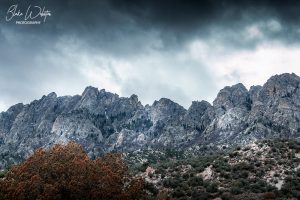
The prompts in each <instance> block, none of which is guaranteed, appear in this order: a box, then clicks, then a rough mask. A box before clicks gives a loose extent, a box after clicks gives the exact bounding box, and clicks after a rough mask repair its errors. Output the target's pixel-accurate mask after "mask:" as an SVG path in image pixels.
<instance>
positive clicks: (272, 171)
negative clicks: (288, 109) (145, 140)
mask: <svg viewBox="0 0 300 200" xmlns="http://www.w3.org/2000/svg"><path fill="white" fill-rule="evenodd" d="M140 155H143V156H144V158H146V159H144V160H142V159H141V158H140ZM127 159H128V160H130V161H131V164H133V163H136V164H134V165H132V168H134V169H135V171H140V172H143V171H145V168H146V167H147V166H151V167H152V171H153V172H152V173H151V174H150V175H148V176H146V179H145V180H146V190H148V192H149V193H152V194H153V195H152V196H156V195H157V194H159V193H160V194H161V193H162V191H165V196H169V197H172V198H174V199H214V198H218V197H219V198H221V199H224V200H225V199H237V200H239V199H300V143H299V142H297V141H290V140H266V141H260V142H257V143H254V144H251V145H248V146H246V147H243V148H241V147H237V148H236V149H233V150H231V151H230V152H227V153H224V154H220V155H214V156H190V155H186V154H184V153H183V152H181V153H180V152H170V151H169V152H164V153H163V152H158V151H144V152H134V153H130V154H127ZM133 160H134V161H133ZM138 160H140V161H141V160H142V161H143V162H141V163H139V162H138ZM137 173H138V172H137Z"/></svg>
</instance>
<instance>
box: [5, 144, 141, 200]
mask: <svg viewBox="0 0 300 200" xmlns="http://www.w3.org/2000/svg"><path fill="white" fill-rule="evenodd" d="M142 190H143V180H142V179H140V178H135V177H134V176H132V175H131V174H130V173H129V171H128V168H127V166H126V164H125V163H124V161H123V159H122V157H121V155H120V154H112V153H108V154H106V155H105V156H103V157H101V158H97V159H95V160H91V159H90V158H89V157H88V156H87V154H86V153H85V151H84V150H83V148H82V146H81V145H79V144H77V143H75V142H69V143H68V144H67V145H55V146H54V147H52V148H51V149H49V150H44V149H38V150H37V151H35V153H34V154H33V155H32V156H30V157H29V158H28V159H27V160H26V161H25V162H23V163H22V164H20V165H16V166H13V167H12V168H11V169H10V170H9V171H8V172H7V173H6V175H5V177H4V178H3V179H2V180H0V192H1V193H2V198H3V199H40V200H43V199H45V200H46V199H125V200H126V199H139V198H140V197H141V195H142Z"/></svg>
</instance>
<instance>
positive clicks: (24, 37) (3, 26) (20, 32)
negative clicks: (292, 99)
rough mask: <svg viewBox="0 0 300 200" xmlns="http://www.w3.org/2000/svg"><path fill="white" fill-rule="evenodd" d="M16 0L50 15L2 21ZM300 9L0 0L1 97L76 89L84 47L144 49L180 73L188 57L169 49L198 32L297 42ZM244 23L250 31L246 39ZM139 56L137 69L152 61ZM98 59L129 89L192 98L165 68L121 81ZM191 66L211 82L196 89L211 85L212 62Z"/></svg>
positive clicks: (249, 43) (122, 56)
mask: <svg viewBox="0 0 300 200" xmlns="http://www.w3.org/2000/svg"><path fill="white" fill-rule="evenodd" d="M13 4H18V7H19V8H20V9H23V10H24V9H26V8H27V7H28V5H30V4H31V5H33V6H34V5H40V6H45V7H46V8H47V9H48V10H50V11H51V13H52V16H51V17H48V18H47V20H46V23H44V24H41V25H16V24H15V23H13V22H12V21H11V22H6V21H5V16H6V12H7V9H8V8H9V6H11V5H13ZM299 13H300V2H299V1H271V0H269V1H267V0H261V1H246V0H241V1H233V0H225V1H221V0H215V1H213V0H202V1H186V0H164V1H163V0H160V1H158V0H151V1H150V0H143V1H138V0H101V1H98V0H89V1H80V0H64V1H61V0H18V1H17V0H2V1H1V2H0V93H1V95H2V97H1V99H0V104H1V101H3V102H5V103H6V104H10V103H17V102H18V101H29V100H30V99H33V98H37V97H38V96H40V95H41V94H43V93H46V92H50V91H51V90H57V88H60V87H59V86H61V87H64V88H68V89H65V90H64V89H62V90H61V92H63V93H64V92H65V91H69V92H67V93H68V94H72V93H74V91H78V90H76V89H75V88H78V87H80V90H81V89H82V86H83V85H86V84H89V83H90V82H89V80H87V79H84V78H82V70H81V69H80V68H79V67H78V66H75V65H79V64H80V63H79V61H77V60H76V59H77V58H78V57H84V56H85V55H88V56H86V57H87V58H85V59H86V60H89V59H91V57H92V56H95V57H97V56H99V57H104V58H109V59H110V61H112V62H113V61H115V60H116V61H118V62H119V60H131V61H132V60H138V59H142V58H145V57H147V55H149V56H153V58H152V57H151V58H149V59H150V60H151V59H153V60H156V59H161V60H162V62H161V63H164V64H166V63H172V65H169V66H167V67H165V68H164V70H166V72H160V71H159V70H157V71H156V73H157V74H160V73H162V74H165V73H169V74H173V72H172V71H177V73H175V74H176V75H180V74H185V73H186V67H185V65H187V64H190V63H188V62H186V63H178V62H177V63H176V62H172V60H173V57H174V56H176V55H177V54H178V53H180V51H185V50H186V48H187V46H188V45H189V43H190V42H193V41H194V40H198V39H200V40H203V41H206V42H207V44H209V45H212V46H219V45H225V46H226V48H228V49H231V50H233V51H234V50H237V49H254V48H255V47H256V46H257V45H258V44H260V43H261V42H262V41H269V40H278V41H280V42H282V43H288V44H295V45H298V43H299V35H300V29H299V27H300V26H299V25H300V24H299V22H300V19H299V18H300V15H299ZM247 30H248V32H250V36H251V34H253V37H252V36H251V37H250V38H248V39H247V37H248V34H249V33H248V32H247ZM245 31H246V32H245ZM245 38H246V39H245ZM153 52H154V53H153ZM166 52H167V53H166ZM157 54H161V56H160V57H158V56H156V55H157ZM154 55H155V56H154ZM165 57H166V58H165ZM143 63H144V62H143V60H140V61H139V62H137V64H139V66H136V68H137V70H136V71H138V72H139V73H140V74H141V76H144V75H145V74H147V73H149V72H148V71H149V69H150V67H151V62H149V63H150V64H147V65H145V66H142V65H143ZM158 63H159V62H158ZM88 64H89V63H88ZM95 65H96V67H97V69H100V70H103V69H104V70H105V69H106V68H108V71H109V75H111V79H112V82H114V83H119V84H120V83H121V84H122V86H121V89H120V91H124V92H125V93H126V94H128V95H130V94H129V93H130V92H132V91H133V90H134V81H137V82H139V85H141V86H142V87H141V88H138V89H137V91H138V92H140V93H139V94H140V95H141V96H143V95H144V96H147V98H148V97H149V99H150V97H151V96H155V97H157V96H165V94H166V95H168V94H170V95H171V96H175V95H176V93H181V95H179V94H177V96H178V98H179V99H178V101H181V102H185V103H186V102H188V101H190V100H191V99H189V97H188V96H189V95H188V94H184V90H185V88H184V86H182V87H179V86H176V87H175V86H174V87H173V88H172V76H171V75H170V76H166V80H164V82H162V80H157V81H158V82H156V83H155V84H154V86H153V88H149V85H148V84H147V82H151V81H152V79H153V78H155V77H156V75H157V74H154V75H152V76H151V79H149V78H147V77H145V78H143V77H142V78H140V77H135V78H132V79H131V80H130V81H131V82H130V81H124V80H123V81H121V80H120V79H121V78H120V76H121V75H120V74H118V73H117V72H116V71H117V70H118V69H116V68H115V67H114V66H111V67H109V66H108V67H107V66H105V67H103V66H102V65H100V64H99V63H96V64H95ZM108 65H109V64H108ZM192 66H193V70H188V73H186V76H190V77H192V79H193V80H195V81H196V79H197V78H196V77H194V74H195V69H196V72H197V74H200V75H199V77H200V78H199V80H198V81H199V82H197V83H196V84H199V85H203V84H204V83H205V82H206V83H208V82H209V84H207V85H209V87H207V88H205V87H202V86H197V87H195V88H196V89H195V90H203V91H205V92H209V91H214V90H215V85H214V84H213V83H212V78H211V76H212V75H211V73H210V72H209V70H207V69H206V68H208V67H209V66H206V65H205V64H203V63H200V64H199V63H197V64H193V65H192ZM159 67H164V66H159ZM198 70H199V71H198ZM201 73H202V74H203V75H201ZM137 76H138V75H137ZM158 79H159V78H158ZM143 81H144V82H143ZM146 81H147V82H146ZM54 85H56V86H54ZM190 86H191V85H188V86H187V87H190ZM70 88H71V89H70ZM168 88H169V89H168ZM157 89H161V91H160V90H157ZM167 90H168V91H167ZM151 91H152V93H151ZM146 92H148V93H147V94H146ZM190 93H192V91H191V92H190ZM180 99H181V100H180ZM186 104H187V103H186Z"/></svg>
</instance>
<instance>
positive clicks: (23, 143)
mask: <svg viewBox="0 0 300 200" xmlns="http://www.w3.org/2000/svg"><path fill="white" fill-rule="evenodd" d="M299 122H300V77H298V76H297V75H296V74H281V75H275V76H272V77H271V78H270V79H269V80H268V81H267V82H266V83H265V84H264V85H263V86H252V87H251V88H250V90H249V91H248V90H247V89H246V88H245V86H244V85H243V84H241V83H239V84H236V85H234V86H231V87H229V86H227V87H225V88H223V89H222V90H221V91H220V92H219V93H218V95H217V97H216V99H215V100H214V102H213V105H211V104H210V103H208V102H206V101H201V102H198V101H194V102H192V105H191V106H190V107H189V108H188V109H187V110H186V109H185V108H184V107H182V106H180V105H179V104H177V103H175V102H173V101H171V100H169V99H166V98H162V99H160V100H159V101H155V102H154V103H153V104H152V105H146V106H143V105H142V104H141V102H140V101H139V100H138V97H137V96H136V95H132V96H131V97H129V98H126V97H119V96H118V95H117V94H113V93H110V92H107V91H105V90H100V91H99V90H98V89H97V88H94V87H87V88H86V89H85V90H84V92H83V93H82V95H75V96H63V97H57V95H56V94H55V93H50V94H49V95H47V96H43V97H42V98H41V99H40V100H35V101H33V102H31V103H30V104H27V105H23V104H16V105H14V106H12V107H10V108H9V109H8V110H7V111H6V112H2V113H1V114H0V158H1V159H0V167H1V168H3V167H4V166H6V165H9V164H12V163H17V162H19V161H21V160H23V159H24V158H25V157H26V156H27V155H28V154H30V153H32V152H33V151H34V150H35V149H36V148H38V147H49V146H51V145H53V144H55V143H64V142H67V141H69V140H76V141H77V142H79V143H80V144H82V145H83V146H84V147H85V149H86V150H87V152H88V153H89V155H90V156H91V157H94V156H98V155H101V154H102V153H104V152H108V151H132V150H137V149H143V148H145V149H148V148H151V149H161V148H176V149H180V150H186V151H201V149H206V148H210V147H211V148H218V149H222V148H227V147H231V146H234V145H244V144H248V143H251V142H253V141H256V140H259V139H265V138H280V137H283V138H295V139H300V123H299Z"/></svg>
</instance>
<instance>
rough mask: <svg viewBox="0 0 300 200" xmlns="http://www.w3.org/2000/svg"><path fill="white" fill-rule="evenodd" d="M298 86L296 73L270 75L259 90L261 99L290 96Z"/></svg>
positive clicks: (299, 84)
mask: <svg viewBox="0 0 300 200" xmlns="http://www.w3.org/2000/svg"><path fill="white" fill-rule="evenodd" d="M299 87H300V77H299V76H297V75H296V74H294V73H292V74H289V73H285V74H280V75H275V76H272V77H271V78H270V79H269V80H268V81H267V82H266V83H265V84H264V85H263V90H262V91H261V92H262V94H261V96H262V97H263V99H262V100H264V101H265V100H268V98H270V99H273V98H274V97H291V96H292V94H295V93H296V90H299Z"/></svg>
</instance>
